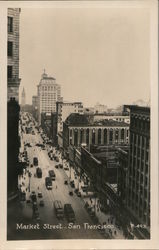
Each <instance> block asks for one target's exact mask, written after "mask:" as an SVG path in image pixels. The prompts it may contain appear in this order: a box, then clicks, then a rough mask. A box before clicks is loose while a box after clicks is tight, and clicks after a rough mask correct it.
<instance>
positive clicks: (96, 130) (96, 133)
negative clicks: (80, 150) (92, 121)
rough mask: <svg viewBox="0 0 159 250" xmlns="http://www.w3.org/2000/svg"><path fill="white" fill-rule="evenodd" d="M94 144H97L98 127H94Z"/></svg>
mask: <svg viewBox="0 0 159 250" xmlns="http://www.w3.org/2000/svg"><path fill="white" fill-rule="evenodd" d="M95 144H98V129H95Z"/></svg>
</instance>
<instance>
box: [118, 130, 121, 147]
mask: <svg viewBox="0 0 159 250" xmlns="http://www.w3.org/2000/svg"><path fill="white" fill-rule="evenodd" d="M118 144H121V128H119V134H118Z"/></svg>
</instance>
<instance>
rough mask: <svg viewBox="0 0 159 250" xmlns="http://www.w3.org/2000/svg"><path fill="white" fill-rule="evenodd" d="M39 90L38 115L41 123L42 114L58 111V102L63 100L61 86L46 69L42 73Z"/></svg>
mask: <svg viewBox="0 0 159 250" xmlns="http://www.w3.org/2000/svg"><path fill="white" fill-rule="evenodd" d="M37 90H38V91H37V92H38V117H39V119H38V120H39V123H41V114H42V113H49V114H50V115H51V113H52V112H56V102H58V101H61V86H60V85H59V84H57V83H56V79H55V78H54V77H49V76H48V75H47V74H46V73H45V71H44V73H43V74H42V77H41V80H40V83H39V85H38V86H37Z"/></svg>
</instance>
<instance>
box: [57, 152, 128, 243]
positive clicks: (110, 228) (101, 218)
mask: <svg viewBox="0 0 159 250" xmlns="http://www.w3.org/2000/svg"><path fill="white" fill-rule="evenodd" d="M59 160H60V163H62V160H61V156H59ZM63 166H64V167H65V166H68V167H69V170H68V171H65V173H66V175H67V177H68V178H69V179H70V175H71V180H74V183H75V188H78V187H79V191H80V192H81V199H83V201H84V202H85V203H86V202H87V203H88V204H89V207H91V208H92V211H94V210H95V217H97V218H98V223H97V224H101V225H106V229H105V233H106V235H107V236H108V235H109V237H110V238H111V239H125V237H124V235H123V231H122V229H121V228H120V229H119V227H117V226H116V220H115V217H114V216H113V215H112V214H110V213H109V214H105V213H103V212H101V210H100V204H99V202H98V204H97V202H96V201H97V200H98V198H90V197H91V196H92V194H93V193H91V192H89V193H88V195H86V192H83V190H82V188H81V187H82V186H84V185H85V184H84V181H83V180H80V181H79V177H78V176H77V175H76V173H75V170H74V169H73V168H72V167H71V169H70V164H69V163H68V162H66V161H63ZM70 173H71V174H70ZM75 176H77V177H75ZM95 202H96V204H95Z"/></svg>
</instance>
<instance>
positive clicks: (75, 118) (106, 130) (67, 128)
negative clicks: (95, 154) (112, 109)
mask: <svg viewBox="0 0 159 250" xmlns="http://www.w3.org/2000/svg"><path fill="white" fill-rule="evenodd" d="M82 143H85V144H87V146H88V147H90V145H92V144H93V145H125V144H129V124H127V123H124V122H118V121H113V120H102V121H96V122H94V121H92V120H91V119H90V116H87V115H80V114H71V115H70V116H69V117H68V118H67V119H66V121H65V122H64V124H63V146H64V149H65V150H67V149H68V147H69V145H73V146H75V147H78V146H80V145H81V144H82Z"/></svg>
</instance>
